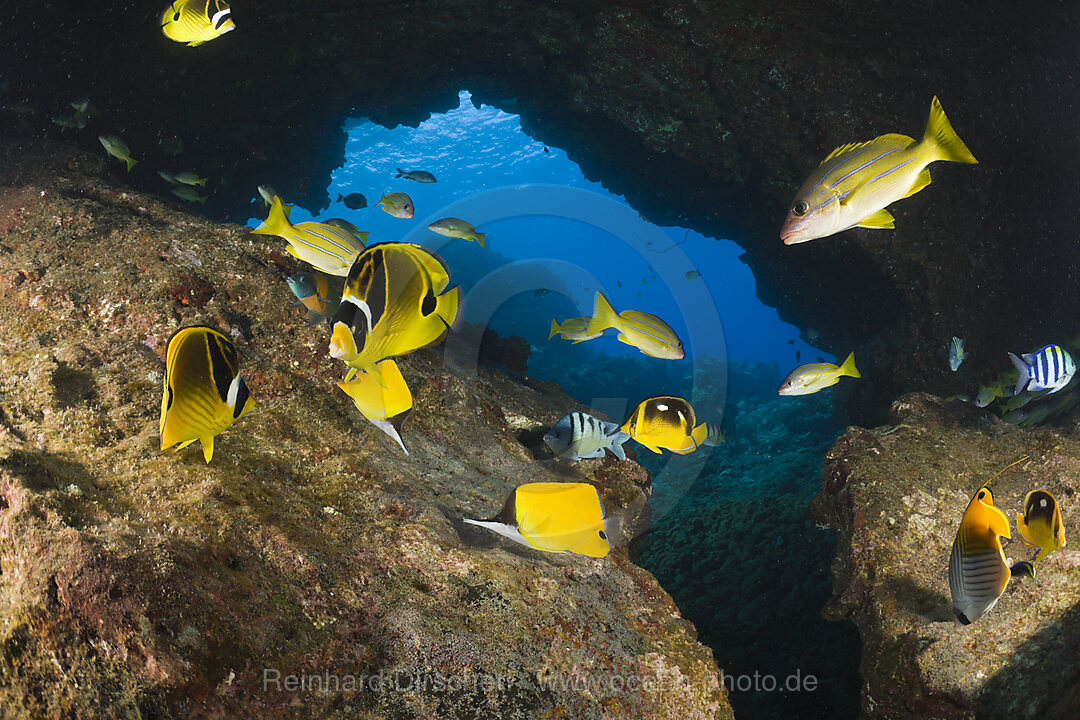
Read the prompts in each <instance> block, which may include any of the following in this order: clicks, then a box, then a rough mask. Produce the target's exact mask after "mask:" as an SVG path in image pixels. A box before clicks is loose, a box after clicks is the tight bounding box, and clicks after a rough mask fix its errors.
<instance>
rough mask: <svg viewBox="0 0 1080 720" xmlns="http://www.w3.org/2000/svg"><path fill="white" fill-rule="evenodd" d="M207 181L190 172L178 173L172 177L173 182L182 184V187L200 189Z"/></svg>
mask: <svg viewBox="0 0 1080 720" xmlns="http://www.w3.org/2000/svg"><path fill="white" fill-rule="evenodd" d="M208 179H209V178H204V177H199V176H198V175H197V174H196V173H193V172H192V171H190V170H185V171H184V172H178V173H176V174H175V175H173V180H175V181H176V182H178V183H183V184H184V185H200V186H202V187H206V181H207V180H208Z"/></svg>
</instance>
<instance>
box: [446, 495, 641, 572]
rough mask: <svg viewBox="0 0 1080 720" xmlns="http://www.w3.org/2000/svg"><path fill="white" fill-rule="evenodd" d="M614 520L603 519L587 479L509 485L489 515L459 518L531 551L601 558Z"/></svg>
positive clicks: (612, 534)
mask: <svg viewBox="0 0 1080 720" xmlns="http://www.w3.org/2000/svg"><path fill="white" fill-rule="evenodd" d="M619 519H620V518H618V517H613V518H607V519H605V518H604V506H603V505H602V504H601V502H600V495H599V493H597V491H596V488H595V487H593V486H592V485H589V484H588V483H528V484H526V485H519V486H518V487H516V488H514V491H513V492H512V493H510V497H508V498H507V499H506V504H505V505H503V509H502V512H500V513H499V514H498V515H496V516H495V517H493V518H491V519H489V520H469V519H467V518H466V519H465V522H466V523H469V524H470V525H479V526H480V527H485V528H488V529H489V530H492V531H494V532H496V533H498V534H499V535H502V536H503V537H507V538H510V539H511V540H513V541H514V542H518V543H521V544H522V545H528V546H529V547H532V548H536V549H537V550H543V551H545V552H557V553H558V552H570V553H577V554H578V555H588V556H589V557H595V558H602V557H605V556H607V554H608V552H610V550H611V543H610V541H609V538H611V537H617V535H616V528H615V524H616V523H617V522H618V521H619Z"/></svg>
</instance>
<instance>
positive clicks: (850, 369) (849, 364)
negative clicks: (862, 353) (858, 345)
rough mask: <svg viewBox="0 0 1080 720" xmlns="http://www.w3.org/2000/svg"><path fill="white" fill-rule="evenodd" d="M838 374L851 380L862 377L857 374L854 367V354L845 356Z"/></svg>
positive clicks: (857, 370) (857, 371)
mask: <svg viewBox="0 0 1080 720" xmlns="http://www.w3.org/2000/svg"><path fill="white" fill-rule="evenodd" d="M840 374H841V375H847V376H849V377H853V378H861V377H862V375H860V374H859V369H858V368H857V367H855V353H851V354H850V355H848V356H847V360H845V361H844V364H843V365H841V366H840Z"/></svg>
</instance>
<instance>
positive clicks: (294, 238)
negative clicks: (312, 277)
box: [251, 195, 364, 276]
mask: <svg viewBox="0 0 1080 720" xmlns="http://www.w3.org/2000/svg"><path fill="white" fill-rule="evenodd" d="M290 209H291V208H286V207H285V206H284V205H283V204H282V202H281V198H280V197H278V196H277V195H275V196H274V200H273V204H272V205H270V212H269V214H268V215H267V216H266V221H265V222H264V223H262V224H261V225H259V227H257V228H255V229H254V230H252V231H251V232H253V233H255V234H257V235H277V236H278V237H281V238H284V239H285V240H286V241H287V242H288V243H289V244H288V246H287V247H286V248H285V249H286V250H287V251H288V252H289V254H290V255H292V256H293V257H295V258H297V259H298V260H303V261H304V262H306V263H308V264H309V265H312V266H313V267H314V268H315V269H316V270H322V271H323V272H324V273H326V274H328V275H339V276H345V275H348V274H349V268H350V267H351V266H352V264H353V261H354V260H356V256H357V255H359V254H360V253H361V252H362V251H363V249H364V244H363V243H362V242H360V240H359V238H357V237H356V236H355V235H353V234H352V233H351V232H348V231H347V230H342V229H341V228H339V227H335V226H333V225H327V224H326V223H320V222H302V223H297V224H296V225H292V224H290V223H289V210H290Z"/></svg>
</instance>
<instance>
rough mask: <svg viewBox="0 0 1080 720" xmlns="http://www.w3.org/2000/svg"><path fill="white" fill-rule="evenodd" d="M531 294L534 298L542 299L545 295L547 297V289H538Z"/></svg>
mask: <svg viewBox="0 0 1080 720" xmlns="http://www.w3.org/2000/svg"><path fill="white" fill-rule="evenodd" d="M533 294H534V295H536V297H544V296H545V295H547V294H548V289H547V288H539V289H538V290H537V291H536V292H535V293H533Z"/></svg>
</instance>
